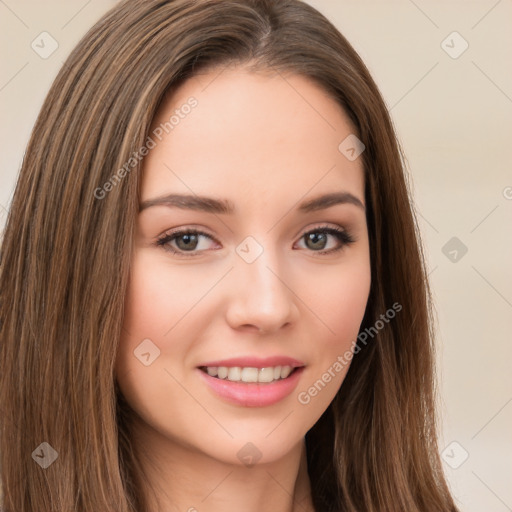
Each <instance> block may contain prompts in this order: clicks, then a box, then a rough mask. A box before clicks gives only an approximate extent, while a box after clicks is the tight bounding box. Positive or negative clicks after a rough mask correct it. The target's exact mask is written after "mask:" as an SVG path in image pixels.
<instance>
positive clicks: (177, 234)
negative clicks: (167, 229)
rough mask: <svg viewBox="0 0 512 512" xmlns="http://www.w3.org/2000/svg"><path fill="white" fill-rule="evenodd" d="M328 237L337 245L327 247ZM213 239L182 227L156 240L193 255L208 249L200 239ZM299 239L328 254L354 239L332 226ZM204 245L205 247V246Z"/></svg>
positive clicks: (176, 251)
mask: <svg viewBox="0 0 512 512" xmlns="http://www.w3.org/2000/svg"><path fill="white" fill-rule="evenodd" d="M329 237H331V238H334V239H335V243H336V241H337V246H336V245H335V246H334V247H331V248H327V249H326V246H327V245H328V242H329ZM202 239H205V240H210V241H212V242H213V241H215V240H214V239H213V237H211V236H210V235H209V234H207V233H204V232H203V231H199V230H196V229H183V230H177V231H173V232H171V233H164V235H162V236H161V237H160V238H158V240H157V241H156V245H157V246H158V247H162V248H163V249H164V250H166V251H168V252H170V253H172V254H176V255H178V256H184V257H193V256H198V255H200V254H201V253H202V252H204V251H207V250H209V249H208V247H207V246H208V243H207V242H205V243H201V240H202ZM300 240H301V241H302V240H304V241H305V243H306V248H308V249H311V250H312V251H313V252H316V253H318V254H329V253H333V252H336V251H339V250H341V249H343V247H345V246H347V245H349V244H351V243H353V242H355V239H354V238H353V237H352V236H351V235H350V234H349V233H348V232H347V231H345V230H344V229H340V228H335V227H332V226H321V227H318V228H315V229H313V230H310V231H308V232H307V233H304V234H303V235H302V236H301V238H300ZM215 242H216V241H215ZM205 246H206V247H205Z"/></svg>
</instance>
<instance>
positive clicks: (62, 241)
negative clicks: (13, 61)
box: [0, 0, 457, 512]
mask: <svg viewBox="0 0 512 512" xmlns="http://www.w3.org/2000/svg"><path fill="white" fill-rule="evenodd" d="M232 63H235V64H241V65H244V66H246V67H249V69H251V70H269V69H272V70H274V71H276V72H278V73H295V74H300V75H302V76H305V77H309V78H310V79H312V80H314V81H315V82H316V83H318V84H319V85H320V86H321V87H322V88H323V89H324V90H325V91H327V92H328V93H329V94H330V95H331V96H332V97H333V98H334V99H335V100H336V101H338V102H339V104H340V105H341V106H342V107H343V108H344V110H345V112H346V113H347V114H348V115H349V117H350V119H351V120H352V122H353V125H354V127H355V129H356V131H357V136H358V137H359V138H360V139H361V140H362V141H363V143H364V144H365V146H366V150H365V151H364V153H363V155H362V158H363V159H364V160H363V161H364V170H365V188H366V191H365V194H366V204H367V223H368V231H369V236H370V257H371V272H372V285H371V290H370V296H369V300H368V304H367V308H366V311H365V316H364V319H363V323H362V325H361V330H364V329H367V328H370V327H372V326H374V324H375V323H376V321H377V320H378V319H379V315H381V314H382V313H384V312H385V311H386V310H388V309H389V308H390V306H391V304H394V303H399V304H401V305H402V310H401V311H400V313H399V314H397V315H396V317H395V318H394V319H393V320H392V321H391V322H389V324H388V325H386V328H385V329H382V330H381V331H380V332H379V334H378V336H376V337H375V339H374V340H372V341H371V342H370V343H368V344H366V345H365V346H364V347H362V348H361V350H360V351H359V352H358V353H357V355H355V356H354V359H353V361H352V365H351V367H350V369H349V372H348V374H347V376H346V378H345V381H344V382H343V385H342V386H341V389H340V391H339V392H338V394H337V395H336V397H335V399H334V400H333V402H332V404H331V405H330V406H329V407H328V409H327V410H326V412H325V413H324V414H323V416H322V417H321V418H320V420H319V421H318V422H317V424H316V425H315V426H314V427H313V428H312V429H311V430H310V431H309V432H308V434H307V435H306V446H307V457H308V471H309V475H310V479H311V488H312V494H313V500H314V504H315V508H316V509H317V510H318V511H319V512H320V511H321V512H329V511H332V512H341V511H350V512H356V511H357V512H362V511H368V512H371V511H374V512H382V511H384V510H385V511H387V512H393V511H408V512H415V511H423V512H427V511H428V512H434V511H443V512H448V511H456V510H457V509H456V507H455V505H454V502H453V500H452V498H451V496H450V493H449V490H448V487H447V484H446V481H445V477H444V475H443V471H442V466H441V463H440V458H439V453H438V448H437V444H436V443H437V441H436V428H437V427H436V419H435V410H434V403H435V400H434V385H435V380H434V371H433V363H434V354H433V332H432V327H431V326H432V321H433V315H432V309H431V305H430V294H429V290H428V284H427V276H426V272H425V264H424V258H423V254H422V250H421V243H420V238H419V234H418V229H417V223H416V220H415V217H414V211H413V208H412V207H411V200H410V197H409V196H410V192H409V189H410V186H409V184H408V181H407V174H406V170H405V169H404V164H403V158H402V156H401V151H400V148H399V145H398V142H397V140H396V136H395V133H394V130H393V127H392V123H391V121H390V118H389V114H388V112H387V109H386V106H385V104H384V101H383V99H382V98H381V95H380V93H379V91H378V89H377V86H376V85H375V83H374V81H373V80H372V78H371V76H370V74H369V72H368V70H367V68H366V67H365V65H364V64H363V62H362V61H361V59H360V58H359V56H358V55H357V54H356V52H355V51H354V49H353V48H352V47H351V46H350V44H349V43H348V42H347V41H346V39H345V38H344V37H343V36H342V35H341V34H340V33H339V32H338V30H337V29H336V28H335V27H334V26H333V25H332V24H331V23H330V22H329V21H328V20H326V19H325V18H324V17H323V16H322V15H321V14H320V13H319V12H317V11H316V10H315V9H313V8H312V7H310V6H308V5H307V4H305V3H302V2H300V1H298V0H167V1H166V0H126V1H123V2H121V3H120V4H118V5H117V6H115V7H114V8H113V9H112V10H111V11H109V12H108V13H107V14H106V15H105V16H103V17H102V18H101V20H100V21H99V22H98V23H97V24H96V25H95V26H94V27H93V28H92V29H91V30H90V31H89V32H88V33H87V34H86V35H85V37H84V38H83V39H82V41H81V42H80V43H79V44H78V46H77V47H76V48H75V49H74V51H73V52H72V53H71V55H70V56H69V58H68V59H67V61H66V62H65V64H64V66H63V68H62V69H61V71H60V73H59V74H58V76H57V78H56V80H55V82H54V84H53V86H52V88H51V90H50V91H49V94H48V96H47V98H46V101H45V103H44V105H43V107H42V110H41V112H40V115H39V117H38V119H37V122H36V124H35V127H34V129H33V133H32V136H31V138H30V141H29V144H28V148H27V151H26V154H25V157H24V160H23V164H22V168H21V171H20V174H19V179H18V182H17V185H16V189H15V193H14V197H13V200H12V204H11V207H10V211H9V215H8V219H7V224H6V229H5V233H4V239H3V243H2V248H1V268H0V322H1V324H0V336H1V337H0V364H1V372H0V411H1V414H2V417H1V430H0V464H1V466H0V469H1V473H2V475H1V476H2V479H1V482H2V487H3V507H4V509H5V510H6V511H7V512H13V511H16V512H34V511H43V510H44V511H45V512H53V511H55V512H71V511H73V512H89V511H91V510H97V511H101V512H114V511H115V512H146V511H147V510H148V509H147V501H146V497H145V495H144V493H143V491H142V482H143V475H142V472H141V468H140V465H139V463H138V460H139V458H138V454H137V452H136V450H135V447H134V446H133V445H132V439H131V434H130V432H131V430H130V426H131V421H130V419H131V415H130V409H129V407H128V406H127V404H126V403H125V402H124V400H123V397H122V396H121V395H120V392H119V389H118V387H117V384H116V381H115V378H114V362H115V358H116V353H117V344H118V340H119V338H120V335H121V325H122V320H123V304H124V296H125V293H126V289H127V282H128V278H129V268H130V258H131V254H132V236H133V232H134V226H135V219H136V215H137V211H138V199H139V198H138V189H139V181H140V167H141V161H140V159H135V160H133V161H131V164H130V166H129V167H127V166H126V162H130V159H131V158H133V155H134V154H135V153H137V152H138V150H139V149H140V148H142V147H143V146H144V145H145V143H146V141H147V137H148V133H149V130H150V127H151V121H152V119H153V117H154V115H155V112H156V110H157V108H158V106H159V104H160V103H161V101H162V99H163V97H164V95H165V94H166V92H168V91H172V90H174V89H175V88H176V87H178V86H179V85H180V84H181V83H182V82H183V81H184V80H186V79H187V78H189V77H191V76H193V74H194V73H196V72H199V71H201V70H203V69H205V68H207V67H208V68H213V67H218V68H219V69H222V67H223V66H225V65H228V64H232ZM340 142H341V141H340ZM123 168H124V169H125V172H124V173H120V172H119V170H120V169H123ZM106 183H110V185H109V186H105V184H106ZM106 191H108V193H107V192H106ZM42 443H47V444H42ZM52 450H54V451H52ZM55 455H57V458H56V459H55ZM53 459H55V460H53ZM38 461H39V463H36V462H38ZM44 466H46V467H44Z"/></svg>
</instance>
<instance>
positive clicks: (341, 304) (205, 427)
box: [116, 68, 370, 464]
mask: <svg viewBox="0 0 512 512" xmlns="http://www.w3.org/2000/svg"><path fill="white" fill-rule="evenodd" d="M166 123H167V124H166ZM353 131H354V130H353V128H352V126H351V124H350V122H349V120H348V118H347V116H346V115H345V113H344V112H343V111H342V109H341V108H340V106H339V105H338V104H337V103H336V102H335V101H334V100H332V99H331V98H330V97H329V96H328V95H327V94H326V93H325V92H324V91H323V89H320V88H319V87H318V86H316V85H315V84H314V83H312V82H310V81H309V80H307V79H305V78H302V77H300V76H296V75H291V76H286V77H284V76H281V75H273V76H272V75H270V74H260V73H258V74H253V73H249V72H247V71H245V70H243V69H241V68H235V69H230V70H227V69H225V70H224V71H222V72H221V71H220V70H215V71H212V72H208V73H206V74H203V75H200V76H197V77H195V78H192V79H190V80H188V81H187V82H185V83H184V85H182V86H181V87H180V88H179V89H178V91H177V92H176V93H175V94H174V95H173V96H172V98H170V99H167V100H166V102H164V104H163V105H162V107H161V108H160V110H159V112H158V115H157V117H156V118H155V121H154V124H153V127H152V133H151V134H150V137H151V139H152V140H151V141H148V151H149V153H148V155H147V156H146V158H145V161H144V169H143V175H142V186H141V211H140V213H139V216H138V221H137V232H136V237H135V247H134V253H133V260H132V267H131V276H130V282H129V289H128V292H127V297H126V316H125V321H124V329H123V338H122V339H121V341H120V347H119V353H118V359H117V363H116V373H117V379H118V382H119V386H120V389H121V391H122V393H123V395H124V396H125V398H126V400H127V401H128V403H129V404H130V405H131V407H132V408H133V409H134V410H135V411H136V412H137V414H138V416H140V419H141V420H142V421H141V425H142V429H141V435H142V436H143V438H144V442H146V443H148V445H149V444H151V445H152V447H153V449H154V451H155V452H157V453H158V454H159V455H161V454H163V453H165V452H166V451H169V452H170V451H172V450H171V449H178V450H180V451H183V450H184V453H194V454H195V455H198V454H200V455H206V456H208V457H210V458H214V459H216V460H219V461H224V462H228V463H235V464H242V463H247V462H248V461H249V460H252V461H253V462H256V461H258V459H259V462H261V463H264V462H271V461H274V460H277V459H278V458H280V457H282V456H284V455H285V454H286V453H287V452H290V451H291V450H292V448H294V447H296V446H297V445H298V444H299V443H301V442H302V441H303V438H304V435H305V434H306V432H307V431H308V430H309V429H310V428H311V427H312V426H313V424H314V423H315V422H316V421H317V420H318V419H319V417H320V416H321V414H322V413H323V412H324V411H325V409H326V408H327V407H328V405H329V403H330V402H331V401H332V399H333V397H334V396H335V394H336V392H337V391H338V389H339V388H340V386H341V384H342V381H343V379H344V377H345V374H346V372H347V370H348V365H349V361H350V357H347V356H346V352H347V351H349V352H351V351H352V349H353V342H354V340H355V339H356V337H357V334H358V331H359V327H360V324H361V321H362V318H363V314H364V311H365V307H366V303H367V299H368V294H369V288H370V260H369V245H368V233H367V226H366V217H365V201H364V198H365V195H364V176H363V166H362V162H361V158H354V155H353V153H354V152H351V151H350V148H349V151H348V152H347V147H346V146H347V144H349V142H350V140H351V139H348V142H345V143H344V144H342V146H341V149H339V146H340V143H342V141H344V140H345V139H346V138H347V137H348V136H350V135H351V134H352V133H353ZM355 149H356V150H357V149H358V148H357V147H356V148H355ZM342 150H343V151H342ZM345 155H348V156H350V158H347V156H345ZM355 155H356V156H357V152H355ZM333 194H334V195H333ZM331 195H333V196H331ZM321 197H325V198H327V199H326V200H325V201H320V200H319V198H321ZM329 197H331V198H330V199H329ZM191 231H192V233H190V232H191ZM198 232H199V233H200V234H197V233H198ZM340 361H342V362H340ZM262 368H265V369H263V370H262ZM290 372H291V373H290ZM208 373H209V374H208ZM226 374H227V375H226ZM240 379H242V380H240ZM255 380H256V381H258V382H254V381H255ZM166 448H169V450H166Z"/></svg>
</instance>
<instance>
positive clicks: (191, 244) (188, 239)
mask: <svg viewBox="0 0 512 512" xmlns="http://www.w3.org/2000/svg"><path fill="white" fill-rule="evenodd" d="M180 240H184V241H185V244H183V247H180V249H182V248H183V249H190V248H192V249H195V247H196V245H197V235H193V234H189V235H181V236H180V237H179V238H178V246H179V245H180V244H179V242H180Z"/></svg>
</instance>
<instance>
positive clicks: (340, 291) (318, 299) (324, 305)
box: [308, 258, 371, 349]
mask: <svg viewBox="0 0 512 512" xmlns="http://www.w3.org/2000/svg"><path fill="white" fill-rule="evenodd" d="M370 284H371V270H370V265H369V262H367V261H366V259H365V258H362V259H361V260H359V261H356V262H355V264H353V265H348V264H347V265H346V266H340V267H339V268H337V269H336V270H334V269H332V268H326V269H324V271H323V272H317V273H316V277H315V287H314V291H313V292H312V293H310V294H309V298H308V306H309V307H310V310H311V311H312V313H314V314H315V315H316V316H317V317H318V318H319V319H320V320H321V321H322V323H323V324H324V327H325V329H322V330H323V332H324V333H325V336H323V341H324V344H327V345H328V346H329V347H332V348H333V349H339V348H340V347H342V346H344V345H346V344H348V345H350V342H351V341H353V340H355V338H356V337H357V334H358V331H359V327H360V325H361V322H362V320H363V316H364V312H365V310H366V304H367V301H368V296H369V292H370Z"/></svg>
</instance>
